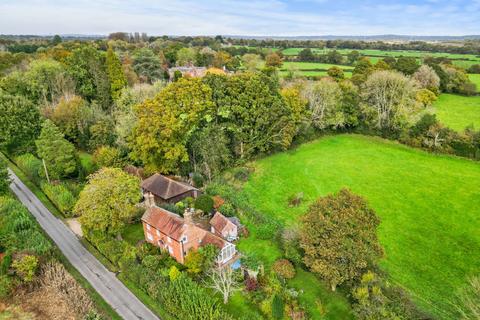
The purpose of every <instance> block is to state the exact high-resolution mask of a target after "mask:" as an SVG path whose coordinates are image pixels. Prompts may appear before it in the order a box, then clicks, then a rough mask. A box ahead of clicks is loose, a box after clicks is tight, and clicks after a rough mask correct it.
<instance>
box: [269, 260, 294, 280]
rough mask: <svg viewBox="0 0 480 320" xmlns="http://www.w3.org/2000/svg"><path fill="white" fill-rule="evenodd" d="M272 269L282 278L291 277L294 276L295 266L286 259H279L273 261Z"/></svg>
mask: <svg viewBox="0 0 480 320" xmlns="http://www.w3.org/2000/svg"><path fill="white" fill-rule="evenodd" d="M272 269H273V271H274V272H275V273H276V274H277V275H279V276H280V277H282V278H283V279H293V278H294V277H295V273H296V272H295V267H294V266H293V264H292V263H291V262H290V261H288V260H287V259H279V260H277V261H275V263H274V264H273V267H272Z"/></svg>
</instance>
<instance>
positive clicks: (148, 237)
mask: <svg viewBox="0 0 480 320" xmlns="http://www.w3.org/2000/svg"><path fill="white" fill-rule="evenodd" d="M147 239H148V240H150V241H153V236H152V235H151V234H150V233H149V232H147Z"/></svg>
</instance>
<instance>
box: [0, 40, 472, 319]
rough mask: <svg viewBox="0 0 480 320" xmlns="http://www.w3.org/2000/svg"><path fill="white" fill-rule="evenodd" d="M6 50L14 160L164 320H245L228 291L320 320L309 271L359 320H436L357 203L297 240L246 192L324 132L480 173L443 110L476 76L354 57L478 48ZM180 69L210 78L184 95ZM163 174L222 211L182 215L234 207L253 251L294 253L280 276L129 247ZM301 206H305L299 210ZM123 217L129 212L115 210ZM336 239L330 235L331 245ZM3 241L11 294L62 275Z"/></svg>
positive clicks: (5, 116)
mask: <svg viewBox="0 0 480 320" xmlns="http://www.w3.org/2000/svg"><path fill="white" fill-rule="evenodd" d="M1 44H2V45H3V46H4V49H5V50H4V51H1V52H0V73H1V78H0V148H1V151H2V152H3V153H4V154H5V155H6V156H7V157H8V158H9V159H11V160H12V161H13V162H14V163H16V165H17V166H18V167H19V168H20V169H21V170H22V171H23V172H24V173H25V174H26V175H27V176H28V177H29V178H30V179H31V180H32V181H33V182H34V183H35V184H36V185H38V186H39V187H40V188H41V189H42V190H43V192H44V193H45V194H46V195H47V196H48V197H49V198H50V199H51V200H52V201H53V202H54V204H55V205H56V206H57V207H58V209H59V210H60V211H61V212H62V213H63V214H64V215H65V216H68V217H71V216H77V217H79V220H80V222H81V223H82V229H83V232H84V235H85V237H86V239H87V240H88V241H89V243H90V244H91V245H93V246H94V247H95V248H96V249H95V250H98V252H100V253H101V254H103V255H104V256H105V257H106V258H107V259H108V261H109V263H110V264H111V267H112V268H114V269H115V270H119V271H122V276H123V277H124V279H125V281H129V282H130V283H133V284H135V285H136V286H138V288H139V290H142V292H144V293H146V294H148V295H149V296H150V298H151V299H153V301H155V303H158V305H159V306H160V308H163V310H162V312H165V313H166V314H169V315H175V316H177V317H180V318H181V319H204V318H203V315H205V314H208V315H209V317H208V319H222V320H223V319H234V318H239V317H237V315H235V314H232V312H231V308H229V307H228V306H226V307H224V306H223V304H222V299H220V298H218V299H217V297H216V296H215V297H213V298H212V295H211V292H212V290H213V291H215V292H218V293H219V294H220V295H222V297H223V298H224V299H223V302H228V300H229V298H230V297H231V296H232V295H233V294H234V293H235V291H240V290H241V291H242V292H244V293H245V294H244V295H242V297H243V298H242V299H244V300H242V303H248V304H252V305H254V306H255V308H254V309H255V310H256V313H252V315H247V316H246V317H248V318H252V317H255V314H256V316H257V317H258V318H269V319H284V318H285V317H288V318H291V319H308V318H309V317H310V316H312V314H311V313H312V311H311V310H310V309H309V306H306V305H305V304H304V303H302V302H301V299H299V298H298V296H299V294H300V293H299V292H297V291H296V290H295V289H293V288H290V287H289V285H288V280H289V279H292V278H293V277H294V276H295V273H296V268H301V269H302V270H308V271H309V272H312V273H314V274H315V275H316V276H318V277H319V278H320V279H322V281H324V282H325V283H327V284H328V285H329V287H330V288H331V289H332V290H333V291H335V290H336V289H337V288H340V290H341V291H342V292H343V293H345V296H347V299H348V301H349V302H350V305H351V308H352V311H351V312H352V314H353V315H354V316H355V317H356V318H358V319H430V318H431V317H432V316H430V315H428V314H426V313H425V312H423V311H422V310H419V308H417V307H416V306H415V304H414V303H413V302H412V300H411V299H410V298H409V296H408V294H407V293H406V292H404V291H403V290H402V289H401V288H400V287H397V286H394V285H392V284H390V283H389V282H388V275H387V274H384V273H383V272H382V270H381V268H380V267H379V265H378V262H379V260H380V259H381V258H382V257H383V249H382V247H381V245H380V243H379V241H378V239H377V236H376V230H377V227H378V225H379V223H380V221H379V219H378V217H377V216H376V214H375V212H374V211H373V210H372V209H371V208H370V207H369V206H368V204H367V203H366V202H365V200H364V199H362V198H361V197H359V196H357V195H355V194H353V193H352V192H351V191H349V190H346V189H345V190H341V191H339V192H338V193H337V194H334V195H329V196H327V197H323V198H320V199H318V201H316V202H315V203H313V204H312V205H311V206H310V208H309V209H308V212H306V215H305V216H304V217H303V218H302V220H301V222H300V223H299V226H300V227H299V228H298V229H288V228H284V226H283V225H282V223H281V222H279V221H276V220H275V219H273V218H269V217H266V216H265V215H264V214H262V213H261V212H257V210H256V209H255V208H252V207H250V205H249V203H248V201H245V199H241V198H238V197H237V196H236V191H235V188H236V187H238V185H241V184H242V182H245V181H246V180H247V179H248V175H249V170H248V165H247V164H248V161H250V160H252V159H257V158H259V157H262V156H264V155H268V154H272V153H275V152H281V151H285V150H289V149H291V148H294V147H296V146H298V145H299V144H301V143H303V142H306V141H310V140H313V139H315V138H317V137H319V136H322V135H325V134H335V133H344V132H351V133H362V134H367V135H377V136H381V137H384V138H388V139H391V140H396V141H399V142H401V143H403V144H407V145H410V146H413V147H416V148H422V149H425V150H428V151H431V152H438V153H447V154H455V155H458V156H461V157H465V158H471V159H476V160H478V159H479V158H480V131H476V130H475V129H474V128H466V129H465V130H464V131H462V132H457V131H454V130H452V129H449V128H448V127H446V126H444V125H443V124H442V123H440V122H439V121H438V120H437V119H436V117H435V115H434V114H432V113H431V112H430V110H431V106H432V104H433V102H434V101H435V100H436V99H437V97H438V96H439V95H440V94H441V93H442V92H448V93H456V94H461V95H466V96H470V95H476V94H477V88H476V86H475V84H473V83H472V82H471V81H470V80H469V78H468V75H467V71H466V70H464V69H462V68H460V67H457V66H455V65H453V64H452V63H451V61H449V60H448V59H446V58H434V57H428V58H425V59H423V60H422V61H420V62H419V61H418V60H417V59H415V58H409V57H400V58H398V59H397V58H385V59H381V60H379V61H378V62H376V63H372V62H371V61H370V60H369V59H368V58H366V57H363V56H362V55H361V54H359V53H358V51H355V49H365V48H376V49H382V50H391V49H402V50H424V51H431V52H438V51H441V52H454V53H469V54H479V53H480V51H479V45H478V43H477V42H474V41H472V42H466V43H465V44H464V45H463V46H445V45H441V44H438V45H436V44H429V43H424V42H412V43H408V44H395V45H393V44H386V43H378V42H373V43H367V42H351V41H326V42H323V41H307V42H304V41H298V42H291V41H275V43H273V42H271V41H253V40H242V39H224V38H222V37H220V36H218V37H215V38H208V37H205V38H193V37H182V38H169V37H148V36H147V35H146V34H133V35H130V34H125V33H115V34H111V35H110V36H109V39H99V40H91V41H79V40H69V41H66V40H64V39H62V38H60V37H58V36H56V37H54V38H52V39H48V40H46V39H33V40H32V39H28V40H12V39H6V40H3V41H2V43H1ZM244 45H248V46H250V47H244ZM272 47H278V48H288V47H305V48H306V49H304V50H302V51H301V52H300V53H299V54H298V56H296V57H295V59H297V60H298V61H316V62H328V63H332V64H339V65H340V64H349V65H351V66H352V68H353V74H352V77H351V78H350V79H348V78H346V77H345V75H344V72H343V70H342V69H340V68H338V67H332V68H330V69H329V70H328V76H325V77H321V78H318V79H315V80H312V79H308V78H306V77H301V76H296V75H295V74H293V73H292V74H287V75H286V76H284V77H280V76H279V72H278V69H279V68H280V67H281V65H282V63H283V62H284V61H285V57H283V56H282V54H281V52H277V51H275V50H272V49H271V48H272ZM317 47H318V48H323V47H328V48H348V49H352V51H351V53H350V54H349V55H348V56H347V57H346V58H345V56H342V55H340V54H338V53H337V52H336V51H334V50H332V51H329V52H328V53H326V54H315V53H313V52H312V51H311V50H310V49H309V48H317ZM174 66H204V67H206V68H207V72H206V75H205V76H204V77H199V78H190V77H182V76H181V74H178V73H177V74H176V75H175V76H174V77H173V78H172V79H171V78H170V75H169V73H168V69H169V68H171V67H174ZM475 68H477V69H478V66H477V67H475ZM472 70H474V69H472ZM477 130H478V129H477ZM4 166H5V165H4ZM3 171H5V170H3ZM132 172H134V173H137V175H132V174H131V173H132ZM155 172H160V173H163V174H170V175H177V176H180V177H183V178H184V179H185V180H190V181H192V182H193V183H194V184H195V185H196V186H197V187H200V188H204V190H205V192H206V197H207V198H209V200H205V199H203V200H199V201H197V202H196V203H192V202H193V200H192V199H188V200H187V201H185V202H183V203H181V204H179V205H177V206H171V207H169V209H170V210H172V211H175V212H178V213H179V214H181V213H182V209H183V208H184V207H185V206H195V207H196V208H197V209H202V211H205V212H206V213H208V211H211V210H212V209H213V198H214V197H215V196H221V197H222V199H223V200H224V202H225V203H223V204H222V205H221V207H220V210H221V211H222V212H223V213H225V214H226V215H229V216H239V217H240V218H241V219H242V220H244V221H247V222H250V223H252V222H253V223H258V224H259V225H261V229H260V231H259V234H257V236H258V237H259V238H260V239H263V240H272V241H276V242H279V243H281V245H280V247H281V250H282V254H283V256H284V258H282V259H279V260H277V261H275V262H274V264H273V265H268V264H266V263H265V262H264V261H261V260H260V259H258V258H257V257H256V256H255V254H253V253H250V252H242V253H243V254H244V257H243V260H242V264H243V265H244V266H245V267H247V268H248V269H249V270H250V271H251V272H249V274H248V275H240V274H233V273H232V274H218V273H215V272H220V271H216V270H215V269H214V268H213V267H212V265H213V258H214V257H215V252H214V249H212V248H205V250H203V251H199V252H193V253H191V254H189V256H188V257H187V258H188V259H187V263H186V264H185V265H184V266H183V265H179V264H177V263H176V262H175V261H174V260H172V259H171V258H170V257H169V256H168V254H166V253H165V252H160V251H159V250H158V249H155V248H153V247H151V246H149V245H147V244H142V245H136V244H135V243H130V242H129V241H127V240H125V239H122V236H123V238H128V237H127V236H125V230H128V227H129V225H131V224H133V223H135V222H138V219H139V217H140V216H141V212H139V210H138V208H137V206H136V204H137V203H138V202H139V201H140V200H141V194H140V192H139V190H138V184H139V181H140V180H139V177H138V176H140V177H145V176H148V175H150V174H153V173H155ZM0 174H2V171H0ZM3 175H5V174H3ZM2 181H7V179H6V178H5V177H3V178H0V189H2V190H5V192H6V187H5V186H2ZM98 190H101V192H99V191H98ZM199 199H201V198H199ZM301 200H302V196H301V195H297V196H295V197H293V198H292V199H291V205H292V206H295V205H298V203H300V202H301ZM12 201H13V200H7V199H3V198H1V199H0V213H2V212H3V211H5V210H3V207H2V203H5V204H4V205H3V206H16V205H17V204H13V202H12ZM120 202H121V203H122V205H121V206H120V207H119V206H118V205H116V204H118V203H120ZM202 202H207V204H206V205H205V204H204V203H203V204H202ZM211 202H212V203H211ZM98 204H101V205H98ZM15 208H16V207H15ZM2 210H3V211H2ZM15 210H17V211H21V209H20V208H16V209H15ZM5 214H10V215H11V212H10V211H9V213H5ZM2 218H3V217H2V215H0V219H2ZM3 219H6V218H3ZM25 219H27V218H25ZM27 220H28V219H27ZM351 221H355V226H352V224H351ZM26 224H27V225H30V224H31V222H28V221H27V222H26ZM0 225H2V227H3V226H4V224H3V223H2V224H0ZM19 225H20V227H18V228H17V227H15V226H12V227H11V228H13V229H14V230H16V231H15V232H17V231H18V232H20V231H21V232H23V231H24V230H25V232H26V230H27V229H26V228H24V227H22V226H23V224H21V223H19ZM8 226H9V224H7V227H8ZM8 230H10V229H8ZM8 230H7V231H8ZM325 234H328V237H323V236H322V237H321V236H320V235H325ZM325 238H328V239H327V240H326V239H325ZM4 239H6V238H5V236H4V237H2V233H1V230H0V246H1V247H0V248H1V249H2V251H3V252H7V254H9V255H10V256H12V255H13V258H14V259H13V260H14V261H13V262H10V260H8V259H5V258H4V259H3V260H2V261H3V262H2V265H0V266H1V268H2V269H0V275H1V276H0V277H1V278H0V279H1V281H4V282H6V283H7V282H8V283H9V286H8V288H9V287H10V282H11V281H12V280H10V279H11V278H9V277H7V276H5V275H4V273H7V271H6V270H13V271H12V272H14V273H15V274H17V275H19V276H20V278H19V279H20V280H21V281H24V282H28V281H27V280H28V279H29V278H28V279H27V278H26V276H29V275H31V274H32V273H33V274H36V273H37V274H44V273H48V271H38V272H37V264H39V262H38V261H37V260H38V259H43V258H41V255H40V253H39V252H36V251H34V250H33V254H32V255H31V257H33V258H25V257H30V256H29V255H25V256H24V257H22V258H20V257H17V256H15V254H14V252H16V251H20V252H24V251H29V250H28V249H25V248H21V247H17V248H16V249H15V250H16V251H14V250H10V249H9V246H11V243H10V242H5V240H4ZM18 239H21V238H18ZM18 239H17V240H16V241H20V240H18ZM346 239H347V240H346ZM38 243H40V242H38ZM45 250H47V251H48V248H46V249H45ZM340 258H342V259H344V260H342V259H340ZM28 259H30V260H31V261H30V260H29V261H27V260H28ZM35 259H36V260H35ZM24 260H25V261H24ZM34 260H35V263H34ZM5 261H7V262H5ZM22 263H23V264H29V266H27V267H23V266H22V265H20V264H22ZM33 265H35V266H34V267H33ZM46 265H47V266H48V264H46ZM264 265H266V267H265V266H264ZM24 269H26V270H27V271H23V270H24ZM1 270H4V272H3V273H2V271H1ZM42 270H43V269H42ZM219 279H223V281H226V280H225V279H227V281H229V282H231V283H232V285H231V286H229V289H225V286H219V285H218V281H220V280H219ZM15 281H16V280H15ZM12 287H13V285H12ZM165 288H168V289H167V290H165ZM219 288H220V289H219ZM10 293H11V292H2V293H1V294H3V295H5V296H6V295H8V294H10ZM225 297H226V299H225ZM472 308H475V306H473V307H472ZM472 310H473V309H470V310H467V311H462V312H466V313H468V312H472V313H473V312H474V311H472ZM82 312H83V313H82V315H85V314H86V312H84V311H82ZM432 318H433V317H432Z"/></svg>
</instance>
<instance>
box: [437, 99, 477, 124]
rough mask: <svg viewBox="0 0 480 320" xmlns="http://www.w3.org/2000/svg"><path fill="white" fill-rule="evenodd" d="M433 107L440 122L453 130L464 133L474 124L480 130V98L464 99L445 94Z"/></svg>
mask: <svg viewBox="0 0 480 320" xmlns="http://www.w3.org/2000/svg"><path fill="white" fill-rule="evenodd" d="M433 106H434V109H435V114H437V117H438V120H440V122H441V123H443V124H444V125H446V126H447V127H449V128H451V129H454V130H457V131H463V130H464V129H465V128H466V127H467V126H469V125H472V124H473V126H474V127H475V128H476V129H480V96H474V97H464V96H460V95H456V94H446V93H444V94H442V95H440V97H438V100H437V101H435V103H434V105H433Z"/></svg>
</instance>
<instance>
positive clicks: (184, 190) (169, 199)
mask: <svg viewBox="0 0 480 320" xmlns="http://www.w3.org/2000/svg"><path fill="white" fill-rule="evenodd" d="M141 188H142V191H143V194H144V195H146V194H149V193H150V194H152V195H153V196H154V199H155V203H156V204H162V203H177V202H179V201H181V200H183V199H185V198H187V197H192V198H196V197H198V195H199V194H200V191H199V190H198V189H197V188H195V187H193V186H191V185H189V184H188V183H184V182H180V181H176V180H173V179H171V178H168V177H165V176H163V175H161V174H158V173H156V174H154V175H153V176H151V177H149V178H147V179H145V180H143V181H142V184H141Z"/></svg>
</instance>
